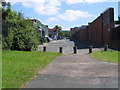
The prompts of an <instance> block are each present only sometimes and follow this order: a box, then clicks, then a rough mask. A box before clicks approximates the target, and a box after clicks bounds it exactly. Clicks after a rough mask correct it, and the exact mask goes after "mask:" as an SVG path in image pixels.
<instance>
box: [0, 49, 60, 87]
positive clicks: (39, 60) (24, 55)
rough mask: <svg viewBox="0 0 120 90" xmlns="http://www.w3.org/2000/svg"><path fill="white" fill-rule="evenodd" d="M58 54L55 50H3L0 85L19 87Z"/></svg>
mask: <svg viewBox="0 0 120 90" xmlns="http://www.w3.org/2000/svg"><path fill="white" fill-rule="evenodd" d="M59 55H60V54H59V53H55V52H25V51H3V53H2V71H3V72H2V85H3V86H2V87H3V88H19V87H21V85H24V84H25V83H26V82H27V81H30V80H31V78H32V77H34V76H35V74H36V73H37V72H38V71H39V70H41V69H43V68H44V67H46V66H47V65H48V64H49V63H50V62H51V61H53V60H54V59H55V57H57V56H59Z"/></svg>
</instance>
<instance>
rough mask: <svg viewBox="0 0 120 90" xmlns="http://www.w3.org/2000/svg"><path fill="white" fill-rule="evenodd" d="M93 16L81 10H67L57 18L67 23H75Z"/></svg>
mask: <svg viewBox="0 0 120 90" xmlns="http://www.w3.org/2000/svg"><path fill="white" fill-rule="evenodd" d="M91 16H92V15H91V14H89V13H88V12H84V11H80V10H66V11H65V13H63V14H60V15H57V18H60V19H62V20H66V21H75V20H77V19H79V18H88V17H91Z"/></svg>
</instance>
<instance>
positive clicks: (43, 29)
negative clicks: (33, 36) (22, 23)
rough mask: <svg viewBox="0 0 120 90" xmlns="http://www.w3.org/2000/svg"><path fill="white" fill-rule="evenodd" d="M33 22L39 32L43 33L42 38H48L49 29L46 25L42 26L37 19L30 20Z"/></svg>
mask: <svg viewBox="0 0 120 90" xmlns="http://www.w3.org/2000/svg"><path fill="white" fill-rule="evenodd" d="M30 20H31V21H32V22H33V25H34V26H35V27H36V28H37V29H38V30H39V32H40V33H41V37H42V38H46V37H48V27H47V26H46V25H44V24H42V23H41V22H40V21H39V20H37V19H30Z"/></svg>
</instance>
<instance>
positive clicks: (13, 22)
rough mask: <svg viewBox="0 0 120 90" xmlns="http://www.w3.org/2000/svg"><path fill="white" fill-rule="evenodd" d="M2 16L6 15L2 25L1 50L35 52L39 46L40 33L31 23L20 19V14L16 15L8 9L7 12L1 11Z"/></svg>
mask: <svg viewBox="0 0 120 90" xmlns="http://www.w3.org/2000/svg"><path fill="white" fill-rule="evenodd" d="M6 12H7V13H6ZM4 13H5V14H4ZM3 15H6V17H4V18H3V23H2V24H3V33H2V35H3V40H2V42H3V45H2V46H3V49H10V50H24V51H30V50H31V49H32V50H33V49H34V50H35V49H36V48H37V46H38V45H39V44H40V33H38V30H37V28H35V27H34V26H33V23H32V21H30V20H27V19H24V18H22V17H21V16H20V15H22V14H20V12H19V13H18V14H17V13H15V12H13V11H11V10H10V8H9V10H3ZM8 15H9V16H8Z"/></svg>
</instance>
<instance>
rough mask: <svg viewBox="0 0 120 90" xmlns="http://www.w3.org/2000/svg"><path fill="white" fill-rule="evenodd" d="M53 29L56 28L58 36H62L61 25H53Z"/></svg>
mask: <svg viewBox="0 0 120 90" xmlns="http://www.w3.org/2000/svg"><path fill="white" fill-rule="evenodd" d="M54 29H56V30H58V35H59V36H62V31H61V30H62V27H61V26H58V25H56V26H55V27H54Z"/></svg>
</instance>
